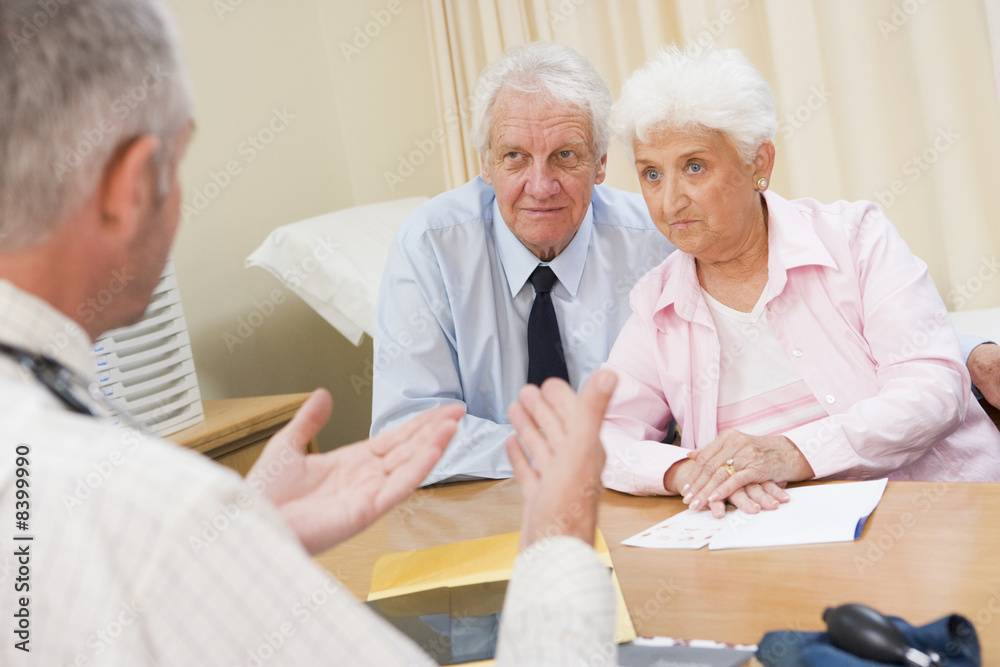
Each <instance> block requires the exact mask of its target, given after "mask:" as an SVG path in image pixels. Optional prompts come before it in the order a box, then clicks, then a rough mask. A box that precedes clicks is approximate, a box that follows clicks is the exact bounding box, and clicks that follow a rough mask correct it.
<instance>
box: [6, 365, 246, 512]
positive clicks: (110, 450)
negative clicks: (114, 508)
mask: <svg viewBox="0 0 1000 667" xmlns="http://www.w3.org/2000/svg"><path fill="white" fill-rule="evenodd" d="M18 389H20V391H18ZM39 398H41V396H40V395H39V394H38V392H36V391H34V388H32V387H25V386H24V385H23V384H18V383H10V382H6V381H0V400H2V401H3V402H2V407H0V439H2V441H4V442H11V443H17V444H19V445H22V446H24V447H26V448H27V449H28V450H29V451H30V452H31V456H30V459H31V461H32V466H33V467H35V468H37V472H38V474H39V475H44V476H45V477H46V478H47V479H48V484H51V485H52V487H51V488H56V487H58V488H64V489H66V490H67V491H66V492H67V494H68V497H67V498H66V499H64V500H65V501H66V502H70V503H73V498H76V499H77V500H79V501H83V500H86V499H87V498H88V497H91V496H103V495H107V496H115V497H122V496H134V497H135V498H137V499H138V498H142V497H143V496H144V491H145V490H148V489H149V487H150V485H155V486H156V487H158V488H159V489H161V490H166V491H170V490H171V489H173V490H176V491H177V492H178V494H187V495H188V496H189V497H190V496H195V495H198V490H199V489H202V490H204V491H205V492H206V493H221V494H229V493H232V492H233V491H234V490H236V488H237V487H240V486H244V485H243V484H242V482H241V481H240V479H239V476H238V475H236V474H235V473H234V472H233V471H231V470H228V469H225V468H223V467H222V466H219V465H217V464H215V463H213V462H211V461H209V460H208V459H207V458H205V457H204V456H202V455H200V454H198V453H196V452H193V451H191V450H188V449H185V448H183V447H181V446H179V445H176V444H174V443H171V442H168V441H166V440H163V439H161V438H158V437H156V436H153V435H148V434H142V433H138V432H136V431H133V430H131V429H124V428H120V427H117V426H114V425H112V424H110V423H107V422H104V421H101V420H98V419H94V418H92V417H87V416H83V415H78V414H76V413H71V412H68V411H65V410H61V409H56V408H53V407H52V406H51V404H50V403H47V402H45V401H43V400H39ZM5 463H9V462H5ZM4 472H9V471H5V470H4V468H3V467H2V466H0V477H3V476H4V474H3V473H4ZM0 486H2V485H0Z"/></svg>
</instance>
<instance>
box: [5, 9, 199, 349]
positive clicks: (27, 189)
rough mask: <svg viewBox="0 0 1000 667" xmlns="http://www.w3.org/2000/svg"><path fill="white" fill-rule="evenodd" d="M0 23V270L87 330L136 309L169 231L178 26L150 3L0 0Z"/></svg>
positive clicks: (176, 143) (178, 104)
mask: <svg viewBox="0 0 1000 667" xmlns="http://www.w3.org/2000/svg"><path fill="white" fill-rule="evenodd" d="M0 34H2V35H4V38H3V39H0V119H2V121H0V279H3V280H9V281H11V282H13V283H14V284H16V285H17V286H19V287H21V288H22V289H24V290H26V291H28V292H31V293H32V294H34V295H35V296H38V297H39V298H42V299H44V300H46V301H48V302H49V303H50V304H52V305H53V306H55V307H56V308H58V309H59V310H60V311H62V312H63V313H64V314H65V315H67V316H68V317H70V318H71V319H73V320H75V321H77V322H78V323H79V324H80V325H81V327H83V329H84V330H85V331H86V332H87V334H88V335H89V336H90V337H91V338H95V337H97V336H98V335H99V334H100V333H102V332H103V331H106V330H108V329H111V328H115V327H118V326H123V325H126V324H130V323H132V322H134V321H137V320H138V319H139V318H140V317H141V316H142V313H143V311H144V310H145V307H146V305H147V302H148V300H149V296H150V294H151V292H152V290H153V288H154V287H155V286H156V283H157V282H158V280H159V276H160V274H161V272H162V270H163V266H164V264H165V262H166V258H167V254H168V252H169V249H170V245H171V243H172V241H173V237H174V233H175V231H176V228H177V221H178V217H179V210H180V188H179V185H178V179H177V167H178V163H179V162H180V159H181V158H182V156H183V154H184V151H185V149H186V147H187V142H188V139H189V138H190V134H191V128H192V126H191V113H192V94H191V87H190V82H189V80H188V75H187V72H186V71H185V69H184V67H183V65H182V64H181V61H180V56H179V51H178V48H177V39H176V30H175V29H174V26H173V23H172V21H171V19H170V17H169V16H168V15H167V14H166V12H165V10H164V9H163V8H162V7H161V5H160V4H159V3H158V2H155V1H154V0H74V1H73V2H68V3H55V2H53V3H49V4H48V5H46V6H44V7H43V6H42V5H40V4H39V3H38V2H35V1H34V0H2V1H0ZM112 281H115V282H114V283H112ZM109 284H113V285H114V287H115V288H116V290H117V294H115V297H114V299H112V300H111V302H110V303H108V304H106V305H103V307H102V308H101V310H100V311H96V310H94V309H90V310H88V309H87V308H86V304H87V299H88V298H92V297H93V295H95V294H97V293H98V292H100V291H101V290H103V289H105V288H107V287H108V286H109ZM85 312H86V313H89V316H88V317H86V318H85V317H83V316H82V315H81V313H85ZM85 319H89V321H84V320H85Z"/></svg>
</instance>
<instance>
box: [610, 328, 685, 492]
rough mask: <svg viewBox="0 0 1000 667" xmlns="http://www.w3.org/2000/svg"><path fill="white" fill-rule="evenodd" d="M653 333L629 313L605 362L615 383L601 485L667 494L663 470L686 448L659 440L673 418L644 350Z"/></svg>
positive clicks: (648, 348) (682, 456) (631, 490)
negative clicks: (615, 380)
mask: <svg viewBox="0 0 1000 667" xmlns="http://www.w3.org/2000/svg"><path fill="white" fill-rule="evenodd" d="M653 336H654V334H653V333H652V332H651V331H650V330H649V328H648V327H647V326H646V325H644V323H643V322H642V320H641V318H640V316H639V315H637V314H635V313H633V314H632V316H631V317H630V318H629V320H628V321H627V322H626V323H625V326H624V327H623V328H622V331H621V333H620V334H619V335H618V339H617V340H616V341H615V345H614V347H613V348H612V349H611V355H610V357H609V358H608V362H607V363H606V364H604V368H608V369H610V370H612V371H614V372H615V374H616V375H617V376H618V385H617V386H616V387H615V393H614V396H613V397H612V399H611V403H610V404H609V406H608V410H607V412H606V413H605V416H604V422H603V424H602V426H601V443H602V444H603V445H604V450H605V452H606V454H607V461H606V462H605V464H604V472H603V474H602V476H601V481H602V482H603V483H604V486H606V487H608V488H609V489H614V490H616V491H622V492H624V493H632V494H636V495H665V494H666V493H667V491H666V489H664V487H663V475H664V474H665V473H666V472H667V469H669V468H670V466H672V465H673V464H675V463H677V462H678V461H681V460H683V459H685V458H687V452H686V451H685V450H684V449H683V448H681V447H679V446H677V445H668V444H664V443H663V439H664V438H665V437H666V436H667V432H668V430H669V425H670V423H671V421H672V419H673V416H672V413H671V411H670V406H669V405H668V404H667V400H666V396H665V395H664V393H663V389H662V388H661V386H660V379H659V377H658V376H657V372H656V367H655V364H653V363H651V362H650V355H649V354H647V353H645V352H644V351H648V350H650V349H652V348H651V346H652V345H655V339H652V340H651V338H652V337H653Z"/></svg>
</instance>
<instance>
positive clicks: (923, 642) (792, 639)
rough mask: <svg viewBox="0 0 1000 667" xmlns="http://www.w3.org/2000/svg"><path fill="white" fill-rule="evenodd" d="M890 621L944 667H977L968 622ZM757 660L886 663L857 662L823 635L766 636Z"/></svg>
mask: <svg viewBox="0 0 1000 667" xmlns="http://www.w3.org/2000/svg"><path fill="white" fill-rule="evenodd" d="M889 619H890V620H891V621H892V622H893V623H894V624H895V625H896V627H897V628H899V630H900V632H902V633H903V637H905V638H906V641H907V642H908V643H909V645H910V646H912V647H913V648H916V649H919V650H921V651H924V652H925V653H926V652H927V651H936V652H937V653H938V654H940V656H941V658H942V664H944V665H947V667H980V665H981V664H982V658H981V654H980V650H979V638H978V637H977V636H976V629H975V627H973V625H972V623H970V622H969V621H968V619H966V618H964V617H962V616H957V615H952V616H945V617H944V618H941V619H938V620H936V621H934V622H932V623H928V624H927V625H924V626H921V627H914V626H912V625H910V624H909V623H907V622H906V621H904V620H903V619H901V618H896V617H894V616H890V617H889ZM757 660H759V661H760V662H761V663H762V664H763V665H765V667H813V666H816V667H819V666H824V667H825V666H827V665H836V666H837V667H878V666H879V665H885V664H888V663H883V662H873V661H871V660H864V659H862V658H858V657H856V656H854V655H851V654H850V653H848V652H846V651H842V650H841V649H839V648H837V647H836V646H834V645H833V643H832V642H831V640H830V636H829V635H828V634H827V633H825V632H795V631H792V630H778V631H775V632H769V633H767V634H766V635H764V638H763V639H762V640H761V641H760V643H759V644H758V645H757Z"/></svg>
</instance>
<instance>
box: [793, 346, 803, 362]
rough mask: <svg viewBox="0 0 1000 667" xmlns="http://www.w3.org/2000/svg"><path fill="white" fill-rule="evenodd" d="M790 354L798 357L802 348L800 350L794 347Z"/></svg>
mask: <svg viewBox="0 0 1000 667" xmlns="http://www.w3.org/2000/svg"><path fill="white" fill-rule="evenodd" d="M792 356H793V357H795V358H796V359H798V358H799V357H801V356H802V350H800V349H799V348H795V349H794V350H792Z"/></svg>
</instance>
